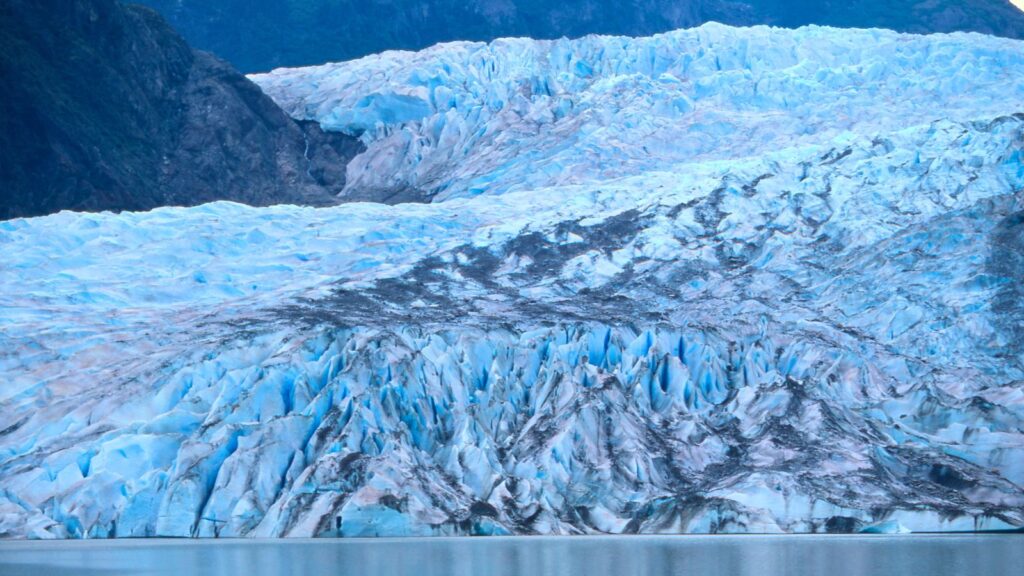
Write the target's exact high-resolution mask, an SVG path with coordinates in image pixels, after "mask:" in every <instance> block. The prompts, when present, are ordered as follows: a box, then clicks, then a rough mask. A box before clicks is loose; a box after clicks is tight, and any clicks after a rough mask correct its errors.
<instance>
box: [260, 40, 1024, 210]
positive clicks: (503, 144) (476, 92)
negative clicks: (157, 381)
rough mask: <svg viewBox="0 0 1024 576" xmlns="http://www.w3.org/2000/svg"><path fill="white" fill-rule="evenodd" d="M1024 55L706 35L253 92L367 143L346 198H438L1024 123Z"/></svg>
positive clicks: (379, 67)
mask: <svg viewBox="0 0 1024 576" xmlns="http://www.w3.org/2000/svg"><path fill="white" fill-rule="evenodd" d="M1019 45H1020V44H1019V42H1017V41H1014V40H1006V39H1000V38H993V37H986V36H981V35H976V34H951V35H934V36H912V35H905V34H896V33H894V32H889V31H883V30H839V29H833V28H822V27H813V26H812V27H807V28H801V29H798V30H795V31H794V30H784V29H776V28H768V27H754V28H730V27H726V26H722V25H719V24H706V25H704V26H701V27H699V28H693V29H688V30H679V31H675V32H671V33H667V34H661V35H658V36H653V37H649V38H628V37H608V36H588V37H585V38H582V39H579V40H555V41H536V40H529V39H505V40H498V41H495V42H493V43H490V44H483V43H472V42H460V43H452V44H441V45H438V46H435V47H433V48H430V49H427V50H424V51H422V52H418V53H409V52H385V53H383V54H380V55H375V56H369V57H366V58H363V59H360V60H355V61H351V62H342V63H338V64H327V65H324V66H317V67H311V68H298V69H281V70H276V71H274V72H272V73H270V74H264V75H254V76H251V78H252V79H253V80H254V81H255V82H256V83H257V84H259V85H260V86H261V87H262V88H263V89H264V90H265V91H266V92H267V93H268V94H270V95H271V97H273V98H274V99H275V100H276V101H277V102H278V103H279V104H281V105H282V107H283V108H285V110H288V111H289V112H291V114H292V115H293V116H296V117H297V118H301V119H310V120H316V121H318V122H320V123H321V124H322V125H323V126H324V127H326V128H328V129H334V130H341V131H345V132H349V133H351V134H361V135H362V137H363V141H364V143H366V144H367V145H368V146H370V147H371V150H369V151H368V152H366V153H364V154H363V155H362V156H361V157H359V158H357V160H356V161H355V162H354V163H353V164H352V165H350V167H349V180H348V185H347V186H346V190H347V191H348V193H349V195H351V196H353V197H355V198H358V197H360V193H362V194H366V193H367V192H371V191H378V190H384V191H387V190H394V191H396V193H405V194H406V195H408V193H409V191H412V190H414V191H418V192H419V193H420V195H421V196H423V197H424V198H430V199H436V200H444V199H448V198H452V197H460V196H470V195H474V194H478V193H481V192H484V191H486V192H487V193H489V194H496V193H502V192H505V191H509V190H528V189H533V188H536V187H538V186H542V185H549V184H592V185H593V184H596V183H598V182H601V181H603V180H606V179H608V178H613V177H618V176H622V175H628V174H635V173H637V172H642V171H645V170H650V169H653V168H657V167H662V166H665V165H667V164H673V163H682V162H709V161H715V160H733V159H736V158H744V157H756V156H759V155H762V154H764V153H765V152H766V151H772V150H778V149H781V148H791V147H795V146H800V145H814V144H819V145H820V144H823V143H829V142H832V141H835V140H840V141H841V140H842V138H843V136H844V134H849V133H855V134H874V133H877V132H880V131H886V130H890V129H892V128H894V127H909V126H913V125H918V124H923V123H927V122H930V121H932V120H938V119H945V120H955V121H960V120H971V119H986V118H992V117H994V116H998V115H1003V114H1011V113H1015V112H1019V111H1020V106H1019V105H1020V102H1021V101H1022V100H1024V54H1022V53H1021V51H1020V49H1019Z"/></svg>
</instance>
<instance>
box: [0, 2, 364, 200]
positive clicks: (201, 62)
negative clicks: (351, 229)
mask: <svg viewBox="0 0 1024 576" xmlns="http://www.w3.org/2000/svg"><path fill="white" fill-rule="evenodd" d="M0 77H3V78H4V81H3V87H2V88H0V90H2V91H3V94H2V97H0V219H6V218H13V217H19V216H36V215H42V214H48V213H51V212H56V211H60V210H64V209H72V210H115V211H116V210H146V209H150V208H154V207H157V206H166V205H185V206H187V205H195V204H200V203H204V202H209V201H213V200H232V201H236V202H242V203H246V204H252V205H269V204H279V203H297V204H312V205H328V204H333V203H335V202H337V200H336V199H335V194H337V193H338V192H339V191H340V190H341V189H342V188H343V187H344V184H345V170H344V167H345V165H346V164H347V162H348V160H349V159H350V158H351V157H352V156H354V155H355V154H357V153H358V152H359V151H360V150H361V145H360V144H359V143H358V141H357V140H356V139H354V138H352V137H349V136H345V135H341V134H325V133H324V132H322V131H321V130H319V128H318V127H316V126H313V127H310V126H300V125H299V124H297V123H296V122H295V121H293V120H292V119H291V118H289V117H288V116H287V115H286V114H285V113H284V112H283V111H281V110H280V109H279V108H278V107H277V105H276V104H274V103H273V102H272V101H271V100H270V99H269V98H268V97H266V96H265V95H264V94H263V93H262V92H261V91H260V89H259V88H258V87H256V86H255V85H254V84H252V83H251V82H250V81H249V80H247V79H246V78H245V77H244V76H242V75H241V74H239V73H238V72H236V71H235V70H234V69H233V68H232V67H231V66H230V65H229V64H227V63H225V62H223V61H221V60H218V59H217V58H215V57H213V56H212V55H210V54H207V53H204V52H198V51H194V50H192V49H191V48H190V47H189V46H188V45H187V44H186V43H185V41H184V40H183V39H182V38H181V37H180V36H178V35H177V34H176V33H175V32H174V31H173V30H172V29H171V28H170V27H169V26H168V25H167V24H166V23H165V22H164V21H163V19H162V18H161V17H160V16H159V15H158V14H157V13H156V12H154V11H152V10H150V9H148V8H143V7H137V6H123V5H121V4H119V3H117V2H115V1H113V0H76V1H74V2H66V1H63V2H62V1H56V0H43V1H38V0H31V1H29V0H9V1H5V2H4V3H3V4H2V5H0ZM328 166H329V167H330V168H325V167H328Z"/></svg>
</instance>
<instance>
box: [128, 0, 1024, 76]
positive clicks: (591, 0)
mask: <svg viewBox="0 0 1024 576" xmlns="http://www.w3.org/2000/svg"><path fill="white" fill-rule="evenodd" d="M137 1H140V2H142V3H143V4H147V5H150V6H153V7H154V8H157V9H159V10H160V11H161V12H162V13H163V14H164V15H165V16H167V17H168V19H169V20H170V21H171V23H172V24H173V25H174V26H175V27H177V28H178V29H179V30H180V31H181V32H182V33H183V34H184V35H185V37H186V38H187V39H188V40H189V41H190V42H192V43H193V44H194V45H195V46H198V47H200V48H203V49H204V50H210V51H212V52H214V53H216V54H218V55H220V56H222V57H224V58H227V59H228V60H230V61H231V62H232V63H234V65H235V66H237V67H238V68H239V69H241V70H243V71H246V72H263V71H266V70H269V69H271V68H276V67H279V66H303V65H310V64H321V63H323V62H329V61H341V60H350V59H352V58H358V57H360V56H365V55H367V54H373V53H377V52H381V51H384V50H390V49H406V50H416V49H420V48H424V47H426V46H429V45H431V44H435V43H437V42H445V41H450V40H492V39H494V38H499V37H507V36H529V37H531V38H558V37H561V36H568V37H570V38H572V37H578V36H584V35H586V34H591V33H594V34H625V35H631V36H647V35H650V34H654V33H657V32H665V31H667V30H672V29H676V28H688V27H692V26H696V25H699V24H703V23H704V22H708V21H712V20H713V21H716V22H721V23H723V24H731V25H734V26H745V25H752V24H771V25H775V26H785V27H797V26H803V25H806V24H821V25H828V26H837V27H843V28H873V27H877V28H890V29H893V30H897V31H900V32H914V33H927V32H953V31H958V30H959V31H974V32H983V33H986V34H994V35H997V36H1007V37H1011V38H1022V37H1024V13H1022V12H1021V11H1020V10H1018V9H1017V8H1015V7H1013V6H1012V5H1011V4H1010V2H1009V0H562V1H560V2H550V1H548V0H479V1H476V2H466V1H464V0H304V1H302V2H282V1H281V0H137Z"/></svg>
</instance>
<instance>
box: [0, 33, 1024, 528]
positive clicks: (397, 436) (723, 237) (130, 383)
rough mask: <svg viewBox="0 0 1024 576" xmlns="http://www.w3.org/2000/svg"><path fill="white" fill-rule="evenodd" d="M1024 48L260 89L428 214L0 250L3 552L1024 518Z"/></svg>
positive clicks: (639, 61)
mask: <svg viewBox="0 0 1024 576" xmlns="http://www.w3.org/2000/svg"><path fill="white" fill-rule="evenodd" d="M1022 48H1024V45H1022V44H1021V43H1020V42H1015V41H1011V40H1003V39H995V38H990V37H985V36H981V35H976V34H953V35H935V36H908V35H898V34H894V33H891V32H886V31H878V30H872V31H856V30H830V29H825V28H815V27H811V28H804V29H800V30H795V31H792V30H776V29H769V28H751V29H734V28H727V27H723V26H719V25H707V26H703V27H701V28H698V29H694V30H687V31H679V32H674V33H670V34H666V35H661V36H656V37H652V38H640V39H627V38H610V37H587V38H584V39H581V40H574V41H567V40H562V41H551V42H539V41H532V40H500V41H496V42H494V43H491V44H474V43H456V44H446V45H440V46H437V47H434V48H431V49H428V50H425V51H423V52H419V53H407V52H389V53H384V54H382V55H378V56H371V57H368V58H364V59H362V60H357V61H354V62H347V63H340V64H329V65H325V66H320V67H315V68H307V69H297V70H279V71H275V72H273V73H271V74H268V75H263V76H258V77H256V78H255V79H256V80H257V81H258V82H259V83H260V84H261V86H262V87H263V88H264V89H265V90H266V91H267V92H268V93H269V94H271V95H272V96H273V97H274V98H276V99H277V100H278V101H279V102H281V103H282V104H283V105H284V106H286V108H287V109H288V110H290V111H291V112H292V113H293V114H294V115H295V116H297V117H302V118H310V119H316V120H318V121H320V122H322V123H323V124H324V125H325V126H327V127H329V128H331V129H337V130H346V131H350V132H352V133H358V134H360V135H361V137H362V138H363V140H364V142H366V143H367V151H366V152H365V153H364V154H363V155H362V156H360V157H359V158H357V159H356V161H354V163H353V164H352V165H351V166H350V167H349V176H350V178H349V182H350V188H351V190H350V191H349V192H353V193H355V192H358V191H359V190H360V189H363V190H369V189H375V188H384V189H386V188H402V187H408V188H415V189H417V190H421V191H423V193H424V194H425V195H426V197H429V198H431V199H433V200H434V202H433V203H430V204H402V205H398V206H384V205H379V204H370V203H352V204H345V205H341V206H338V207H333V208H324V209H312V208H300V207H294V206H277V207H271V208H249V207H245V206H241V205H237V204H231V203H215V204H208V205H205V206H199V207H195V208H188V209H185V208H161V209H158V210H154V211H151V212H147V213H121V214H110V213H103V214H77V213H70V212H63V213H60V214H56V215H52V216H47V217H44V218H34V219H21V220H12V221H7V222H0V251H2V252H3V254H4V255H5V256H4V259H3V262H2V263H0V286H3V290H0V310H2V311H3V313H2V315H0V380H2V382H3V385H2V387H0V536H7V537H28V538H64V537H108V536H118V537H129V536H157V535H159V536H199V537H213V536H338V535H341V536H374V535H379V536H395V535H444V534H510V533H512V534H576V533H683V532H716V533H724V532H826V531H859V530H863V531H868V532H887V533H891V532H902V531H908V530H909V531H921V530H975V529H1006V528H1016V527H1021V526H1024V389H1022V386H1021V382H1022V381H1024V330H1022V328H1021V326H1024V306H1022V304H1021V302H1024V292H1022V290H1024V289H1022V286H1024V260H1022V259H1024V256H1022V254H1024V198H1022V190H1024V155H1022V153H1021V150H1022V147H1024V115H1022V114H1020V113H1021V112H1022V111H1024V106H1022V104H1024V50H1022Z"/></svg>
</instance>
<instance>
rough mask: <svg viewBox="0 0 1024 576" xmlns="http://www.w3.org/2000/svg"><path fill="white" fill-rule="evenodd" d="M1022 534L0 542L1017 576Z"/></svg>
mask: <svg viewBox="0 0 1024 576" xmlns="http://www.w3.org/2000/svg"><path fill="white" fill-rule="evenodd" d="M1022 569H1024V534H1020V535H1014V534H1006V535H1002V534H1000V535H989V534H981V535H925V536H921V535H889V536H886V535H870V536H868V535H865V536H812V535H808V536H677V537H675V536H652V537H647V536H632V537H617V536H608V537H553V538H549V537H521V538H431V539H423V538H409V539H372V540H229V541H224V540H212V541H189V540H128V541H110V540H102V541H97V540H93V541H66V542H57V543H51V542H12V541H8V542H0V576H22V575H24V576H47V575H69V576H70V575H74V576H94V575H100V574H104V575H106V574H151V575H164V574H166V575H174V576H186V575H203V574H238V575H247V576H279V575H282V576H283V575H299V574H317V575H321V574H323V575H327V574H339V575H353V576H355V575H358V576H402V575H406V574H408V575H414V576H433V575H438V576H440V575H445V576H543V575H567V574H583V575H587V576H605V575H607V576H628V575H634V574H636V575H662V574H665V575H668V574H671V575H686V574H694V575H700V576H725V575H729V576H746V575H750V576H754V575H756V576H766V575H772V574H780V575H781V574H785V575H787V576H800V575H804V574H807V575H810V574H814V575H824V576H846V575H864V576H869V575H870V576H902V575H911V574H914V575H917V574H920V575H926V576H944V575H947V574H948V575H953V574H958V575H959V574H963V575H969V576H985V575H989V574H992V575H997V574H998V575H1007V574H1020V573H1021V570H1022Z"/></svg>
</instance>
